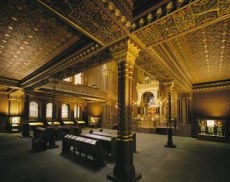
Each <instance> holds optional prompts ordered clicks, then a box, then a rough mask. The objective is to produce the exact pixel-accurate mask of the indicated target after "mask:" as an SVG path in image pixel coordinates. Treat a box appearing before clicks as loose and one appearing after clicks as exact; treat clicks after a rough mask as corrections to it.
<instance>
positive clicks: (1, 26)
mask: <svg viewBox="0 0 230 182" xmlns="http://www.w3.org/2000/svg"><path fill="white" fill-rule="evenodd" d="M0 12H1V16H0V62H1V65H0V69H1V72H0V76H2V77H9V78H14V79H18V80H20V79H22V78H24V77H25V76H27V75H28V74H30V73H32V72H33V71H34V70H36V69H38V68H39V67H41V66H42V65H44V64H45V63H47V62H48V61H50V59H52V58H53V57H54V56H56V55H57V54H59V53H60V51H63V47H64V48H66V47H68V46H70V45H72V44H73V43H74V42H75V41H76V40H77V39H78V38H77V36H76V35H74V34H73V32H72V31H71V30H70V29H69V28H68V27H66V26H64V25H63V24H61V23H60V22H58V21H57V19H55V18H52V17H50V16H49V15H46V13H45V12H44V11H42V10H41V9H38V7H36V6H35V5H33V4H32V3H31V1H26V0H20V1H13V3H12V1H10V0H6V1H2V2H1V6H0ZM79 35H80V33H79ZM15 73H17V74H15Z"/></svg>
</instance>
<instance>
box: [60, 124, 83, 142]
mask: <svg viewBox="0 0 230 182" xmlns="http://www.w3.org/2000/svg"><path fill="white" fill-rule="evenodd" d="M81 132H82V128H81V127H80V126H58V128H57V140H62V139H63V138H64V136H65V135H66V134H72V135H79V134H81Z"/></svg>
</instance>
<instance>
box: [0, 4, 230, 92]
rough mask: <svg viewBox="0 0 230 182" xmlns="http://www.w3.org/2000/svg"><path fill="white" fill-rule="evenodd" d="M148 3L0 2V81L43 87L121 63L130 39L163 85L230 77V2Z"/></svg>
mask: <svg viewBox="0 0 230 182" xmlns="http://www.w3.org/2000/svg"><path fill="white" fill-rule="evenodd" d="M149 3H150V0H147V1H146V2H144V1H142V0H136V1H134V0H127V1H121V0H118V1H115V0H17V1H11V0H5V1H3V2H2V3H1V7H0V15H1V16H0V39H1V40H0V61H1V65H0V69H1V72H0V85H1V84H2V85H9V86H13V87H15V86H18V87H23V88H26V87H32V88H35V87H40V86H41V85H44V84H47V83H48V82H49V80H50V78H53V77H55V78H60V79H61V78H63V77H65V76H70V75H71V74H75V73H78V72H81V71H84V70H87V69H89V68H91V67H94V66H96V65H99V64H103V63H105V62H107V61H111V60H116V61H118V59H120V58H121V57H119V56H118V54H117V52H122V51H126V47H127V44H128V41H131V42H132V44H133V45H135V46H136V47H137V48H138V49H139V50H140V51H139V56H138V57H137V59H136V65H137V66H138V67H139V68H141V69H142V70H145V71H146V72H148V74H150V75H152V76H154V77H155V78H157V79H158V80H159V81H161V82H167V81H171V80H174V82H175V87H176V88H177V90H178V91H180V92H187V91H191V88H192V85H193V84H199V83H205V82H218V81H221V80H227V79H230V75H229V71H228V68H229V67H230V65H229V51H230V50H229V49H230V46H229V44H230V43H229V33H230V32H229V29H230V27H229V26H230V20H229V18H230V0H189V1H188V0H175V1H172V0H164V1H156V2H154V3H152V1H151V3H152V4H151V3H150V4H149ZM147 4H148V5H147ZM145 5H146V6H147V7H145ZM138 8H141V9H140V10H138Z"/></svg>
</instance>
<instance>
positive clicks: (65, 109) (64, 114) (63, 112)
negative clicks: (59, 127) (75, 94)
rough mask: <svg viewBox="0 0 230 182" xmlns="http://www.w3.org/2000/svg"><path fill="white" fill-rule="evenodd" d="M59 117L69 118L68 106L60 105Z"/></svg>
mask: <svg viewBox="0 0 230 182" xmlns="http://www.w3.org/2000/svg"><path fill="white" fill-rule="evenodd" d="M61 117H62V118H63V119H66V118H69V106H68V105H67V104H62V109H61Z"/></svg>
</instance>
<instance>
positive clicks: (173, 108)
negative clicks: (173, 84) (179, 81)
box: [171, 90, 178, 118]
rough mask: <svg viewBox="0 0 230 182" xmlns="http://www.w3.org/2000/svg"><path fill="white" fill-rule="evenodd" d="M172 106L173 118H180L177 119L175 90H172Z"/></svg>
mask: <svg viewBox="0 0 230 182" xmlns="http://www.w3.org/2000/svg"><path fill="white" fill-rule="evenodd" d="M171 104H172V110H171V115H172V118H178V117H177V92H176V91H175V90H172V92H171Z"/></svg>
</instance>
